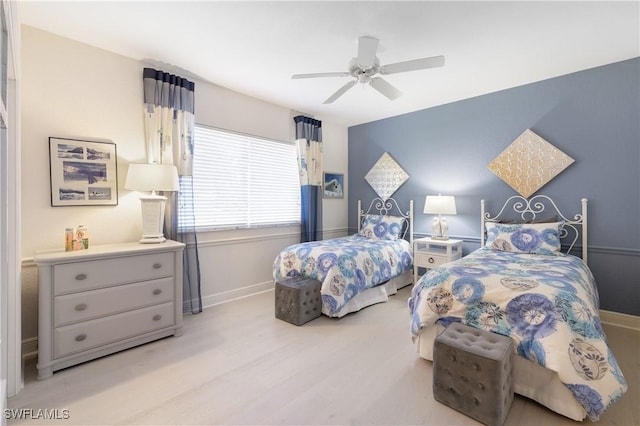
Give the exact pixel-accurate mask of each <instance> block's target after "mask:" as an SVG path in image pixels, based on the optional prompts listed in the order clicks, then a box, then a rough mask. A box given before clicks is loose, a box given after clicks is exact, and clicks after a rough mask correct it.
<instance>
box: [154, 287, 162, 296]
mask: <svg viewBox="0 0 640 426" xmlns="http://www.w3.org/2000/svg"><path fill="white" fill-rule="evenodd" d="M160 293H162V290H160V289H159V288H156V289H155V290H153V294H155V295H156V296H157V295H159V294H160Z"/></svg>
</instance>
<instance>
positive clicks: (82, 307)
mask: <svg viewBox="0 0 640 426" xmlns="http://www.w3.org/2000/svg"><path fill="white" fill-rule="evenodd" d="M85 309H87V304H86V303H80V304H78V305H76V311H84V310H85Z"/></svg>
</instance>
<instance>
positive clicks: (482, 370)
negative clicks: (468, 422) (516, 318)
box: [433, 323, 513, 425]
mask: <svg viewBox="0 0 640 426" xmlns="http://www.w3.org/2000/svg"><path fill="white" fill-rule="evenodd" d="M512 362H513V341H512V340H511V339H510V338H509V337H506V336H502V335H499V334H495V333H491V332H488V331H485V330H479V329H476V328H473V327H469V326H467V325H464V324H461V323H452V324H450V325H449V327H447V329H446V330H445V331H443V332H442V333H440V335H439V336H438V337H436V340H435V343H434V348H433V396H434V398H435V399H436V400H437V401H440V402H441V403H443V404H445V405H448V406H449V407H451V408H454V409H456V410H458V411H460V412H461V413H464V414H466V415H467V416H469V417H472V418H474V419H476V420H478V421H479V422H482V423H484V424H486V425H502V424H503V423H504V420H505V419H506V417H507V414H508V413H509V408H510V407H511V402H512V401H513V381H512V379H511V368H512Z"/></svg>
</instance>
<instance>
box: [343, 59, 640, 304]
mask: <svg viewBox="0 0 640 426" xmlns="http://www.w3.org/2000/svg"><path fill="white" fill-rule="evenodd" d="M526 129H531V130H532V131H534V132H535V133H537V134H538V135H540V136H541V137H543V138H544V139H546V140H547V141H548V142H549V143H551V144H552V145H554V146H555V147H557V148H558V149H560V150H561V151H563V152H565V153H566V154H567V155H569V156H571V157H572V158H574V159H575V162H574V163H573V164H572V165H570V166H569V167H568V168H567V169H566V170H565V171H563V172H562V173H560V175H558V176H557V177H556V178H555V179H553V180H552V181H551V182H550V183H548V184H547V185H545V186H544V187H542V188H541V189H540V190H539V191H538V192H537V193H536V194H545V195H548V196H550V197H552V198H553V199H554V200H555V201H556V202H557V204H558V207H559V208H560V210H561V211H562V212H563V213H565V214H567V215H568V214H570V215H573V214H575V213H580V199H581V198H587V199H588V200H589V207H588V219H589V242H588V246H589V266H590V267H591V270H592V271H593V273H594V276H595V278H596V283H597V285H598V291H599V293H600V302H601V306H600V307H601V309H605V310H609V311H614V312H619V313H626V314H632V315H640V172H639V169H640V58H635V59H631V60H627V61H623V62H617V63H614V64H610V65H605V66H601V67H597V68H592V69H589V70H585V71H580V72H576V73H573V74H568V75H564V76H561V77H556V78H552V79H549V80H544V81H540V82H536V83H532V84H528V85H525V86H520V87H516V88H513V89H508V90H503V91H500V92H496V93H491V94H487V95H483V96H478V97H475V98H471V99H466V100H462V101H459V102H454V103H451V104H447V105H442V106H438V107H434V108H429V109H425V110H421V111H416V112H413V113H409V114H404V115H400V116H396V117H392V118H388V119H384V120H379V121H374V122H370V123H366V124H362V125H358V126H353V127H350V128H349V174H348V178H349V179H348V181H349V182H348V185H349V191H348V194H349V228H350V230H351V231H352V232H355V229H356V228H357V224H356V219H357V212H356V210H357V200H358V199H362V200H363V204H365V203H366V202H368V200H371V199H372V198H373V197H375V193H374V191H373V190H372V189H371V187H370V186H369V184H368V183H367V182H366V181H365V179H364V176H365V175H366V174H367V172H368V171H369V169H370V168H371V167H372V166H373V165H374V164H375V162H376V161H377V160H378V159H379V158H380V156H381V155H382V154H383V153H384V152H388V153H389V154H390V155H391V156H392V157H393V158H394V159H395V160H396V161H397V162H398V163H399V164H400V166H402V167H403V168H404V169H405V170H406V172H407V173H408V174H409V176H410V178H409V180H408V181H407V182H405V183H404V184H403V185H402V187H401V188H400V189H399V190H398V192H397V193H396V194H395V195H394V197H395V198H396V199H398V201H400V202H401V203H402V204H403V205H408V200H410V199H413V200H414V201H415V206H414V214H415V220H414V224H415V232H414V234H415V235H416V236H423V235H427V234H431V225H430V223H431V219H432V218H433V216H431V215H425V214H423V213H422V210H423V208H424V199H425V196H426V195H431V194H438V193H442V194H443V195H454V196H455V197H456V205H457V210H458V214H457V215H456V216H450V217H448V221H449V235H450V236H452V237H455V238H462V239H464V240H465V244H464V247H465V252H469V251H471V250H474V249H476V248H478V247H479V245H480V200H481V199H485V200H487V205H488V207H489V209H495V208H497V207H499V206H501V205H502V202H503V201H504V200H506V199H507V198H508V197H510V196H511V195H517V193H516V192H515V191H514V190H513V189H511V188H510V187H509V186H508V185H507V184H506V183H505V182H503V181H502V179H500V178H499V177H497V176H496V175H495V174H494V173H493V172H491V171H490V170H489V169H488V168H487V165H488V164H489V163H490V162H491V160H493V159H494V158H495V157H496V156H497V155H499V154H500V153H501V152H502V151H503V150H504V149H505V148H506V147H507V146H509V145H510V144H511V142H512V141H513V140H514V139H516V138H517V137H518V136H519V135H520V134H521V133H522V132H523V131H524V130H526ZM536 194H534V195H536Z"/></svg>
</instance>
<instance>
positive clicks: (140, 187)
mask: <svg viewBox="0 0 640 426" xmlns="http://www.w3.org/2000/svg"><path fill="white" fill-rule="evenodd" d="M124 187H125V189H130V190H132V191H151V195H145V196H142V197H140V202H141V205H142V238H141V239H140V243H142V244H155V243H163V242H165V241H166V238H165V237H164V233H163V228H164V208H165V204H166V202H167V197H165V196H162V195H158V194H156V191H177V190H178V189H180V183H179V181H178V169H176V167H175V166H172V165H170V164H135V163H132V164H129V170H128V172H127V180H126V182H125V184H124Z"/></svg>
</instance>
